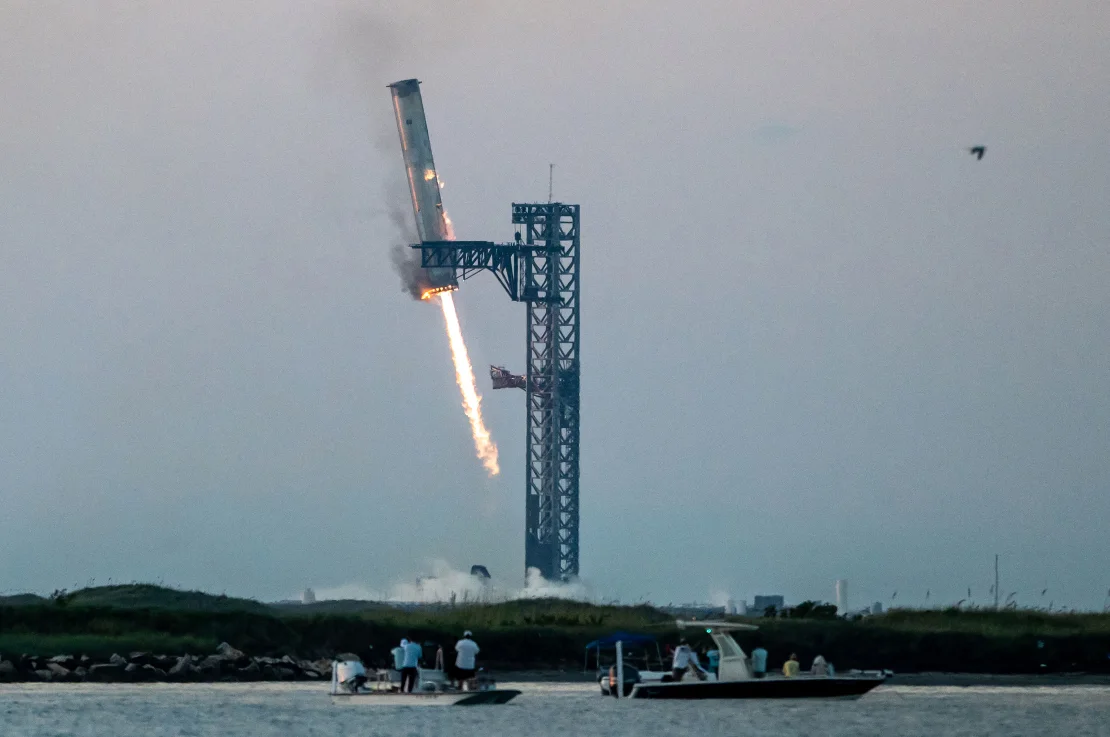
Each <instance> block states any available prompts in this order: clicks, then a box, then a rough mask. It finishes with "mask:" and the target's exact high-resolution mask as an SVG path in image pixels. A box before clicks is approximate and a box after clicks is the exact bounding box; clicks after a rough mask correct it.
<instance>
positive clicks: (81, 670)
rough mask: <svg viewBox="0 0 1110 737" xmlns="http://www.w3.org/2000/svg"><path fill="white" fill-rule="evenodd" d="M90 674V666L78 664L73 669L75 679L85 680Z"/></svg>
mask: <svg viewBox="0 0 1110 737" xmlns="http://www.w3.org/2000/svg"><path fill="white" fill-rule="evenodd" d="M88 676H89V669H88V668H85V667H82V666H80V665H79V666H77V667H76V668H74V669H73V678H74V680H77V681H83V680H85V679H86V678H88Z"/></svg>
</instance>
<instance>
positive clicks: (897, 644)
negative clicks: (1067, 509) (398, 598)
mask: <svg viewBox="0 0 1110 737" xmlns="http://www.w3.org/2000/svg"><path fill="white" fill-rule="evenodd" d="M751 621H752V622H753V623H756V624H758V625H759V627H760V630H759V631H758V632H757V633H753V634H748V633H743V634H742V635H738V637H737V639H738V640H739V641H740V643H741V645H743V646H744V647H745V648H748V649H750V648H751V647H752V646H753V645H754V643H755V642H756V641H757V639H758V641H760V642H762V644H763V645H764V646H765V647H766V648H767V649H768V651H769V652H770V653H771V665H772V667H773V666H775V665H776V664H777V663H780V662H781V661H782V660H783V659H785V657H786V655H788V654H789V653H790V652H796V653H798V655H799V656H800V657H801V658H802V660H803V662H807V661H808V660H809V659H811V658H812V657H813V656H815V655H817V654H818V653H820V654H823V655H824V656H825V657H826V658H828V659H829V660H830V661H832V662H833V663H835V664H837V666H838V667H840V668H841V669H844V668H853V667H857V668H890V669H893V670H895V671H900V672H913V671H959V672H968V673H1041V672H1059V671H1077V670H1082V671H1088V672H1096V673H1106V672H1110V657H1108V656H1110V615H1102V614H1047V613H1044V612H1032V611H1020V610H1019V611H1005V612H989V611H956V610H947V611H917V610H895V611H892V612H890V613H888V614H885V615H881V616H876V617H870V618H867V619H863V620H858V621H845V620H839V619H832V620H827V619H767V618H761V619H755V620H751ZM464 629H471V630H474V632H475V633H476V636H477V637H478V639H479V642H480V643H481V645H482V653H483V659H484V662H485V664H486V665H487V666H488V667H491V668H496V669H502V670H507V669H568V670H572V669H576V668H581V667H582V656H583V649H584V646H585V644H586V643H587V642H589V641H590V640H593V639H596V638H598V637H600V636H604V635H606V634H608V633H610V632H613V631H615V630H626V631H632V632H642V633H646V634H652V635H655V636H656V637H658V639H659V641H660V643H661V644H667V643H675V642H677V639H678V635H679V633H678V632H677V630H675V628H674V627H673V622H672V620H671V618H670V617H669V616H668V615H666V614H663V613H661V612H659V611H657V610H655V609H652V608H650V607H647V606H638V607H617V606H596V605H591V604H582V603H576V602H566V601H560V600H538V601H516V602H507V603H501V604H483V605H466V606H456V607H447V606H442V607H425V608H418V609H414V610H411V611H406V610H401V609H397V608H393V607H390V606H387V605H382V604H372V603H365V602H342V603H331V602H329V603H325V604H321V605H317V606H306V607H299V606H270V605H266V604H262V603H259V602H254V601H249V600H243V599H230V598H228V597H219V596H210V595H207V594H201V593H197V592H180V591H173V590H168V589H159V588H158V587H153V586H145V587H127V586H124V587H101V588H99V589H90V590H86V591H82V592H76V593H74V594H66V595H59V596H57V597H55V598H54V599H51V600H38V601H34V600H26V599H24V600H23V601H22V603H19V604H13V603H11V602H4V601H2V600H0V653H3V654H5V656H6V655H8V654H16V653H31V654H39V655H54V654H58V653H71V654H79V653H86V654H89V655H90V656H93V655H107V654H110V653H111V652H121V653H122V652H128V651H133V650H144V651H153V652H158V653H162V654H168V655H173V654H185V653H193V654H196V653H205V652H211V650H212V648H214V647H215V645H216V644H218V643H219V642H224V641H226V642H230V643H231V644H233V645H234V646H235V647H237V648H239V649H241V650H244V651H246V652H247V653H249V654H252V655H259V656H262V655H269V656H281V655H296V656H299V657H303V658H317V657H328V656H331V655H334V654H335V653H338V652H344V651H350V652H355V653H357V654H359V655H360V656H362V657H363V658H364V659H367V660H369V661H372V662H382V661H384V659H385V658H386V657H387V655H386V654H387V652H388V650H389V649H390V648H391V647H393V645H394V644H395V643H396V642H397V641H398V640H399V639H400V638H401V637H404V636H407V637H411V638H417V639H419V640H421V641H431V642H440V643H444V644H447V645H449V644H451V643H454V641H455V640H456V639H457V638H458V636H459V634H460V633H461V632H462V631H463V630H464ZM687 634H688V635H690V636H692V638H693V639H694V644H695V645H701V644H706V645H708V644H709V642H708V638H707V637H705V635H704V633H699V632H697V631H688V632H687Z"/></svg>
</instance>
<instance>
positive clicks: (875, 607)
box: [871, 601, 883, 614]
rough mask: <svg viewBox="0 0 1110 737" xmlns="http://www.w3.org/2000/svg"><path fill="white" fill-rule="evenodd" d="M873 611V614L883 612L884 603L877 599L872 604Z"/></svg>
mask: <svg viewBox="0 0 1110 737" xmlns="http://www.w3.org/2000/svg"><path fill="white" fill-rule="evenodd" d="M871 613H872V614H882V613H883V603H882V602H881V601H876V602H875V603H874V604H872V605H871Z"/></svg>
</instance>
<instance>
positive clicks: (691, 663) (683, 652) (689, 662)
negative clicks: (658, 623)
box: [671, 637, 705, 681]
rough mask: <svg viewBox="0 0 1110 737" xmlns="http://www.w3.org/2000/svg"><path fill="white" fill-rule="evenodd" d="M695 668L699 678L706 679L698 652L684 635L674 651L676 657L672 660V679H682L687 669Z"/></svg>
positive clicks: (694, 670)
mask: <svg viewBox="0 0 1110 737" xmlns="http://www.w3.org/2000/svg"><path fill="white" fill-rule="evenodd" d="M691 669H693V672H694V673H695V674H696V675H697V677H698V680H704V678H705V677H704V669H703V668H702V667H701V663H699V662H698V654H697V653H696V652H694V649H693V648H692V647H690V645H689V644H688V643H687V642H686V638H685V637H683V638H682V639H681V640H679V643H678V647H677V648H675V651H674V659H673V660H672V661H671V679H672V680H674V681H681V680H682V677H683V676H684V675H686V671H688V670H691Z"/></svg>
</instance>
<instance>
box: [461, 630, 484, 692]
mask: <svg viewBox="0 0 1110 737" xmlns="http://www.w3.org/2000/svg"><path fill="white" fill-rule="evenodd" d="M479 652H481V650H480V649H479V647H478V643H476V642H474V634H473V633H472V632H471V631H470V630H467V631H466V632H463V636H462V639H461V640H459V641H458V642H456V643H455V653H456V655H455V678H456V679H457V680H458V682H459V688H460V689H461V688H462V687H463V686H464V685H465V684H466V682H467V681H469V680H470V679H471V678H473V677H474V674H475V673H477V672H478V660H477V656H478V653H479Z"/></svg>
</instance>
